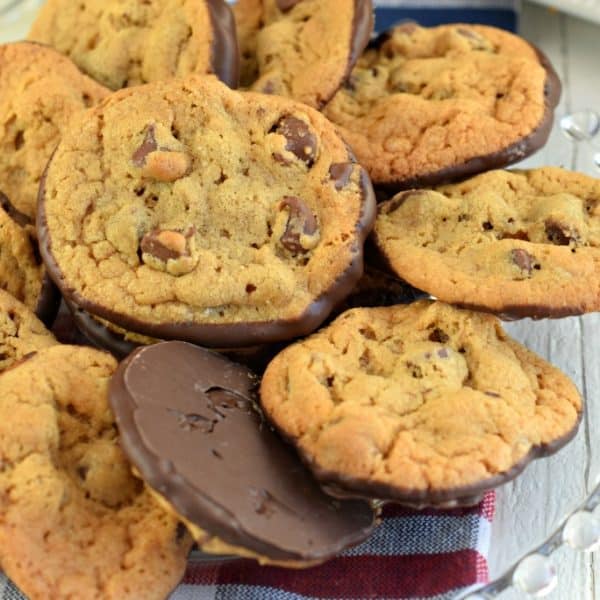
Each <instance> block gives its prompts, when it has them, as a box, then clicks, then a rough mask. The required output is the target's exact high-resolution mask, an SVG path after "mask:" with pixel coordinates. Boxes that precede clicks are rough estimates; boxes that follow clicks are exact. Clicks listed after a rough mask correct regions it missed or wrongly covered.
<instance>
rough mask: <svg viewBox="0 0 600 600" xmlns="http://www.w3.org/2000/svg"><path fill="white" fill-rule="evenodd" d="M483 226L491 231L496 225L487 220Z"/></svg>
mask: <svg viewBox="0 0 600 600" xmlns="http://www.w3.org/2000/svg"><path fill="white" fill-rule="evenodd" d="M481 226H482V227H483V229H484V230H485V231H491V230H492V229H494V226H493V225H492V224H491V223H490V222H489V221H485V222H484V223H482V224H481Z"/></svg>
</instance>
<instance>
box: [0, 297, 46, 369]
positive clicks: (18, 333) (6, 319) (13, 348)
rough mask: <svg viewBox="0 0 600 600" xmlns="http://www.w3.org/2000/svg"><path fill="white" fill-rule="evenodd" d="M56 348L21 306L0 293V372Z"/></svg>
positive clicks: (33, 317) (37, 323)
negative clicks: (40, 352)
mask: <svg viewBox="0 0 600 600" xmlns="http://www.w3.org/2000/svg"><path fill="white" fill-rule="evenodd" d="M56 344H58V342H57V341H56V339H55V338H54V336H53V335H52V333H50V332H49V331H48V330H47V329H46V328H45V327H44V324H43V323H42V322H41V321H40V320H39V319H38V318H37V317H36V316H35V315H34V314H33V313H32V312H31V311H30V310H29V309H28V308H27V307H26V306H25V305H24V304H22V303H21V302H19V301H18V300H17V299H16V298H14V297H13V296H11V295H10V294H9V293H8V292H5V291H3V290H0V372H2V371H4V370H5V369H8V368H9V367H11V366H12V365H14V364H15V363H16V362H18V361H20V360H22V359H25V358H28V357H29V356H30V355H31V354H32V353H35V352H37V351H38V350H42V349H43V348H48V347H49V346H54V345H56Z"/></svg>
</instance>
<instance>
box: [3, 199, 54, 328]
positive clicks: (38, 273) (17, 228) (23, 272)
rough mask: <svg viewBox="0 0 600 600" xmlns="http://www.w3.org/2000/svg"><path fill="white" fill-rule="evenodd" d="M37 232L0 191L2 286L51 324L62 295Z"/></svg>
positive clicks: (29, 221)
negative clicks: (45, 261)
mask: <svg viewBox="0 0 600 600" xmlns="http://www.w3.org/2000/svg"><path fill="white" fill-rule="evenodd" d="M34 233H35V230H34V227H33V221H32V220H31V219H30V218H29V217H28V216H27V215H25V214H23V213H21V212H20V211H18V210H17V209H16V208H15V207H14V206H13V205H12V203H11V202H10V201H9V200H8V198H7V197H6V196H5V195H4V194H3V193H2V192H0V289H2V290H6V291H7V292H8V293H9V294H11V295H12V296H14V298H16V299H17V300H19V301H20V302H23V304H25V306H27V308H29V309H30V310H32V311H33V312H34V313H35V314H36V316H37V317H38V318H39V319H40V320H42V321H43V322H44V323H45V324H46V325H48V326H50V325H51V324H52V321H53V320H54V317H55V316H56V313H57V311H58V306H59V304H60V294H59V293H58V290H57V289H56V287H55V286H54V284H53V283H52V281H51V280H50V278H49V277H48V274H47V272H46V269H45V267H44V265H43V264H42V260H41V258H40V256H39V250H38V244H37V240H36V239H35V237H34Z"/></svg>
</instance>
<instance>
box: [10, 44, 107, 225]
mask: <svg viewBox="0 0 600 600" xmlns="http://www.w3.org/2000/svg"><path fill="white" fill-rule="evenodd" d="M0 90H2V94H0V191H2V192H4V194H6V195H7V196H8V197H9V198H10V200H11V202H12V203H13V205H14V207H15V209H17V210H18V211H19V212H20V213H24V214H25V215H26V216H27V217H29V218H30V219H31V220H34V219H35V211H36V204H37V193H38V188H39V185H40V179H41V177H42V173H43V172H44V168H45V166H46V163H47V162H48V159H49V158H50V155H51V154H52V152H53V151H54V149H55V148H56V145H57V144H58V141H59V139H60V134H61V131H62V130H63V129H64V128H65V127H66V125H67V124H68V123H69V121H70V120H71V117H72V116H73V115H74V114H75V113H76V112H79V111H81V110H83V109H85V108H88V107H90V106H92V105H93V104H97V103H98V102H99V101H100V100H101V99H102V98H104V97H106V96H107V95H108V93H109V90H107V89H106V88H104V87H102V86H100V85H98V84H97V83H96V82H95V81H93V80H92V79H90V78H89V77H86V76H85V75H83V74H82V73H81V72H80V71H79V70H78V69H77V67H76V66H75V65H74V64H73V63H72V62H71V61H70V60H69V59H68V58H66V57H64V56H63V55H62V54H59V53H58V52H56V51H55V50H53V49H52V48H48V47H46V46H42V45H40V44H32V43H28V42H17V43H14V44H4V45H0Z"/></svg>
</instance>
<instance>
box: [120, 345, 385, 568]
mask: <svg viewBox="0 0 600 600" xmlns="http://www.w3.org/2000/svg"><path fill="white" fill-rule="evenodd" d="M255 385H256V378H255V376H254V375H253V373H252V372H251V371H249V370H248V369H246V368H245V367H243V366H241V365H237V364H235V363H232V362H230V361H228V360H227V359H225V358H223V357H221V356H219V355H218V354H214V353H213V352H210V351H208V350H204V349H202V348H198V347H196V346H193V345H191V344H186V343H184V342H163V343H160V344H155V345H153V346H147V347H145V348H140V349H139V350H136V351H135V352H134V353H133V354H131V355H130V356H129V358H127V360H125V361H124V362H123V363H121V365H120V366H119V368H118V369H117V371H116V373H115V375H114V377H113V379H112V381H111V384H110V391H109V398H110V403H111V406H112V408H113V411H114V412H115V415H116V420H117V424H118V426H119V430H120V434H121V444H122V446H123V449H124V451H125V453H126V455H127V456H128V457H129V459H130V460H131V461H132V463H133V464H134V465H135V467H136V469H138V471H139V472H140V473H141V475H142V477H143V478H144V479H145V480H146V482H147V483H148V484H149V485H150V486H151V487H152V488H154V489H155V490H157V491H158V492H159V493H160V494H161V495H163V496H164V497H165V498H166V499H167V500H168V501H169V502H170V503H171V504H172V505H173V507H174V508H175V510H176V511H177V512H178V513H179V514H180V515H182V516H183V517H185V518H186V519H188V520H189V521H191V522H193V523H195V524H196V525H197V526H198V527H200V528H201V529H203V530H205V531H207V532H208V533H209V534H211V535H213V536H216V537H218V538H219V539H220V540H222V541H224V542H226V543H228V544H231V545H234V546H238V547H243V548H247V549H248V550H251V551H252V552H254V553H256V554H259V555H260V556H263V557H267V558H270V559H272V560H277V561H301V562H311V563H312V562H315V561H322V560H325V559H327V558H330V557H332V556H334V555H335V554H337V553H338V552H340V551H341V550H343V549H344V548H346V547H348V546H351V545H354V544H356V543H358V542H360V541H362V540H364V539H365V538H366V537H367V536H368V535H369V534H370V533H371V532H372V530H373V527H374V526H375V523H376V519H375V514H374V512H373V509H372V508H371V506H370V504H369V503H367V502H362V501H357V500H342V501H338V500H334V499H332V498H331V497H329V496H327V495H325V494H324V493H323V491H322V490H321V488H320V487H319V485H318V484H317V483H316V482H315V480H314V479H313V478H312V476H311V475H310V473H309V472H308V470H307V469H306V468H305V467H304V466H303V465H302V463H301V461H300V459H299V458H298V457H297V455H296V454H295V453H294V452H293V450H292V449H291V447H289V446H287V445H286V444H285V443H283V442H282V441H281V440H280V439H279V438H278V437H277V436H276V435H275V433H274V432H273V431H272V430H271V428H270V427H269V426H268V425H267V424H266V423H265V422H264V421H263V419H262V417H261V415H260V414H259V412H258V410H257V408H256V404H255V398H256V396H255V392H254V388H255Z"/></svg>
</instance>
